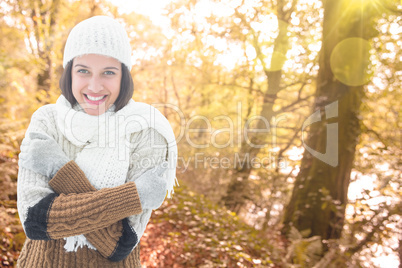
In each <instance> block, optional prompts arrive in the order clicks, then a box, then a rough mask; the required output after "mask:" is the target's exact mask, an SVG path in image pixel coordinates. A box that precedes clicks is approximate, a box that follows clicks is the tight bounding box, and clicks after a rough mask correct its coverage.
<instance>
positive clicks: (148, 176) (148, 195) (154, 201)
mask: <svg viewBox="0 0 402 268" xmlns="http://www.w3.org/2000/svg"><path fill="white" fill-rule="evenodd" d="M166 169H167V162H163V163H162V164H160V165H159V166H157V167H155V168H153V169H150V170H148V171H146V172H145V173H144V174H142V175H141V176H140V177H139V178H138V179H137V180H136V181H135V184H136V186H137V191H138V195H139V196H140V201H141V206H142V209H157V208H158V207H160V206H161V205H162V203H163V200H164V199H165V196H166V191H167V188H166V187H167V182H166V178H164V176H163V174H164V173H165V171H166Z"/></svg>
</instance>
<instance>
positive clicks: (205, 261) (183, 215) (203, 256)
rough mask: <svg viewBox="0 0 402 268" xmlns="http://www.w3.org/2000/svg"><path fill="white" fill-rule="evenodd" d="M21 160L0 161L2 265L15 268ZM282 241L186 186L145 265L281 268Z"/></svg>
mask: <svg viewBox="0 0 402 268" xmlns="http://www.w3.org/2000/svg"><path fill="white" fill-rule="evenodd" d="M17 172H18V167H17V161H16V160H15V158H12V159H9V158H0V189H1V192H0V200H1V201H0V239H1V243H0V267H14V266H15V263H16V260H17V259H18V256H19V252H20V250H21V248H22V245H23V243H24V240H25V234H24V232H23V229H22V226H21V223H20V220H19V217H18V212H17V204H16V182H17ZM277 243H278V242H274V241H268V240H267V239H265V238H263V236H262V235H261V233H260V232H258V231H257V230H255V229H254V228H252V227H250V226H248V225H246V224H245V223H244V222H242V221H241V220H240V219H239V218H238V217H237V216H236V215H235V214H234V213H231V212H229V211H227V210H226V209H224V208H221V207H219V206H217V205H216V204H213V203H212V202H210V201H209V200H208V199H207V198H205V197H204V196H203V195H199V194H196V193H194V192H192V191H190V190H189V189H188V188H187V187H185V186H180V187H178V188H177V189H176V192H175V195H174V197H173V198H172V199H167V200H166V201H165V202H164V204H163V205H162V206H161V208H159V209H158V210H156V211H154V212H153V214H152V217H151V220H150V222H149V223H148V226H147V229H146V231H145V233H144V235H143V237H142V239H141V244H140V246H141V263H142V265H143V267H145V268H148V267H169V268H170V267H172V268H179V267H186V268H187V267H204V268H207V267H278V266H277V265H274V262H275V259H278V254H277V253H275V252H278V250H277V249H275V247H274V246H273V245H274V244H277Z"/></svg>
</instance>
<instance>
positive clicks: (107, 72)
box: [105, 71, 116, 75]
mask: <svg viewBox="0 0 402 268" xmlns="http://www.w3.org/2000/svg"><path fill="white" fill-rule="evenodd" d="M105 74H106V75H114V74H116V73H115V72H113V71H106V72H105Z"/></svg>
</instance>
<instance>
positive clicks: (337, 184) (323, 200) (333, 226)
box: [283, 0, 368, 239]
mask: <svg viewBox="0 0 402 268" xmlns="http://www.w3.org/2000/svg"><path fill="white" fill-rule="evenodd" d="M323 2H324V24H323V41H322V48H321V52H320V53H321V54H320V61H319V66H320V69H319V73H318V77H317V90H316V99H315V106H314V111H317V110H319V111H321V115H324V114H325V116H322V117H321V118H322V119H321V120H314V121H319V122H316V123H314V124H311V128H310V131H309V136H308V139H307V142H306V143H305V144H304V145H305V147H306V151H305V152H304V155H303V159H302V163H301V168H300V172H299V174H298V176H297V178H296V181H295V184H294V188H293V192H292V196H291V200H290V202H289V204H288V206H287V207H286V209H285V215H284V229H283V232H284V234H288V233H289V231H290V227H291V226H294V227H295V228H296V229H298V230H299V231H301V232H302V231H305V232H303V234H305V235H306V236H308V237H311V236H316V235H318V236H321V238H322V239H337V238H340V236H341V232H342V228H343V223H344V218H345V207H346V204H347V201H348V200H347V191H348V187H349V182H350V173H351V170H352V165H353V160H354V154H355V148H356V144H357V142H358V137H359V135H360V132H361V131H360V121H359V116H358V115H359V107H360V104H361V102H362V98H363V95H364V93H363V83H361V85H355V86H351V85H347V84H345V83H342V82H341V81H339V80H338V78H339V76H335V75H334V73H333V72H332V70H331V65H330V64H331V54H332V52H333V51H334V48H335V46H336V45H337V44H338V43H339V42H341V41H342V40H345V39H346V38H349V37H360V38H364V37H365V36H367V33H368V31H363V29H364V30H367V29H365V28H364V27H365V26H367V25H368V24H366V23H367V22H366V21H365V19H368V18H365V17H364V16H363V15H364V14H363V11H360V12H361V14H360V13H359V12H358V11H356V12H355V13H354V14H348V15H346V14H345V13H346V12H345V10H348V12H350V9H347V8H345V5H346V1H341V0H327V1H323ZM362 51H363V50H362ZM357 53H359V52H357ZM355 59H356V64H359V65H360V70H367V67H368V64H367V63H368V58H367V55H366V54H364V53H362V55H360V57H359V56H358V55H357V56H356V57H355ZM345 62H346V59H345ZM345 64H346V63H345ZM344 70H346V68H345V69H344ZM347 74H348V75H352V76H354V75H359V74H357V73H347ZM337 77H338V78H337ZM319 116H320V114H317V117H319ZM325 118H326V119H325ZM334 119H335V120H334ZM331 136H332V137H333V140H330V139H331ZM327 140H328V141H327ZM308 148H309V149H310V150H309V149H308ZM312 150H315V151H316V152H317V151H318V152H320V153H321V155H318V154H316V156H317V155H318V157H319V158H321V160H320V159H318V158H317V157H314V156H313V155H312V154H311V153H310V151H312Z"/></svg>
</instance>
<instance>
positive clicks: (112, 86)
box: [108, 79, 121, 98]
mask: <svg viewBox="0 0 402 268" xmlns="http://www.w3.org/2000/svg"><path fill="white" fill-rule="evenodd" d="M120 80H121V79H116V80H113V81H109V82H110V83H108V88H109V90H110V92H111V93H112V94H113V95H117V96H119V93H120ZM117 96H116V98H117Z"/></svg>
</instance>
